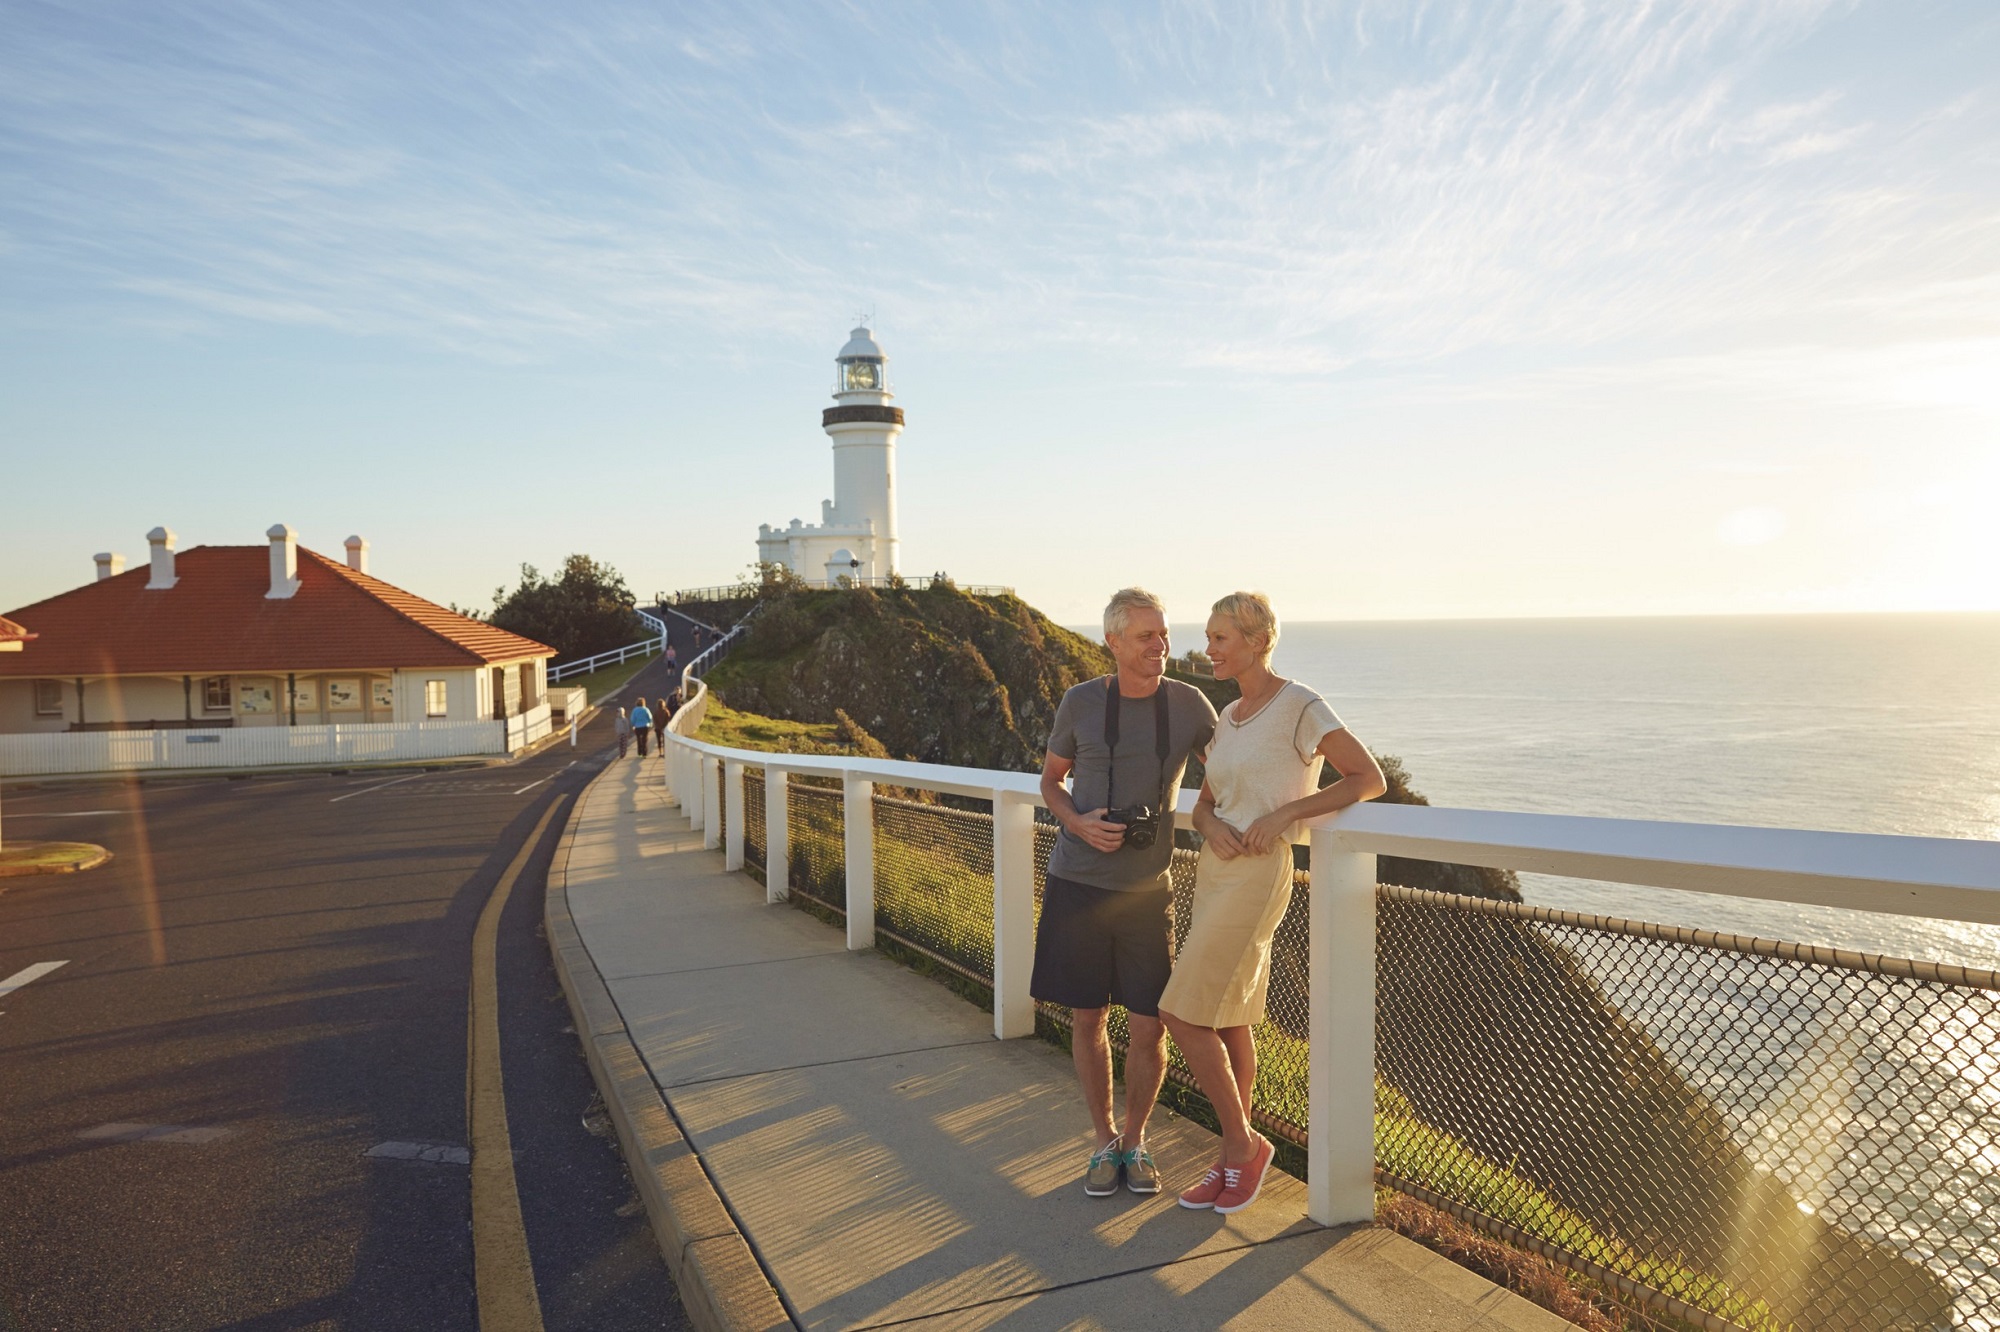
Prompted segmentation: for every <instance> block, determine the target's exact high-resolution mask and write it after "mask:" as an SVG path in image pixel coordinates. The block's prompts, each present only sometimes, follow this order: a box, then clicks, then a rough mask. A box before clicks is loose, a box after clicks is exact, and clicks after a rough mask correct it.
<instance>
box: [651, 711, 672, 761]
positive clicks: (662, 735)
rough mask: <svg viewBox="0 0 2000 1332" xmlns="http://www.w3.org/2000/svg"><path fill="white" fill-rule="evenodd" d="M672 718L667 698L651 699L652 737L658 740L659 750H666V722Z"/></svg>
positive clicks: (662, 751)
mask: <svg viewBox="0 0 2000 1332" xmlns="http://www.w3.org/2000/svg"><path fill="white" fill-rule="evenodd" d="M673 719H674V710H673V709H672V708H670V707H668V706H667V700H665V699H664V698H656V699H654V700H653V738H654V739H655V740H657V741H659V742H660V752H661V753H662V754H664V753H666V752H667V723H668V722H670V721H672V720H673Z"/></svg>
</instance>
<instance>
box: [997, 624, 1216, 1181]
mask: <svg viewBox="0 0 2000 1332" xmlns="http://www.w3.org/2000/svg"><path fill="white" fill-rule="evenodd" d="M1104 642H1105V644H1106V646H1108V647H1109V648H1110V649H1111V656H1112V658H1113V660H1115V661H1116V662H1117V664H1118V669H1117V671H1116V672H1115V673H1114V674H1112V675H1109V676H1105V677H1101V678H1099V679H1096V680H1087V681H1085V682H1084V683H1082V684H1080V685H1078V686H1076V687H1075V688H1074V689H1072V690H1070V691H1069V692H1068V693H1067V694H1064V695H1063V700H1062V703H1061V704H1060V706H1058V707H1057V709H1056V718H1055V725H1054V726H1053V727H1052V728H1051V730H1050V733H1049V743H1048V753H1047V754H1046V755H1045V756H1044V757H1043V759H1042V799H1043V801H1044V803H1046V804H1047V805H1048V807H1049V812H1050V813H1052V814H1054V815H1055V816H1056V819H1057V821H1058V822H1060V823H1061V824H1062V830H1061V831H1060V832H1059V833H1057V834H1056V845H1055V850H1054V852H1053V853H1052V854H1051V856H1050V858H1049V870H1048V882H1047V886H1046V888H1045V890H1044V892H1043V895H1042V917H1041V922H1040V924H1039V925H1038V926H1037V927H1036V930H1035V967H1034V974H1033V976H1032V978H1031V979H1030V981H1029V984H1028V991H1029V993H1031V994H1032V995H1034V997H1035V998H1037V999H1040V1000H1042V1001H1044V1002H1046V1003H1052V1004H1061V1005H1063V1006H1064V1007H1066V1008H1068V1009H1069V1010H1070V1013H1071V1026H1070V1031H1071V1042H1070V1048H1071V1051H1072V1054H1073V1058H1074V1061H1075V1064H1076V1077H1077V1081H1078V1082H1079V1083H1080V1084H1082V1087H1083V1099H1084V1103H1085V1105H1086V1106H1088V1107H1089V1110H1090V1119H1091V1128H1092V1129H1093V1131H1094V1133H1095V1136H1094V1137H1093V1138H1092V1147H1091V1154H1090V1161H1089V1164H1088V1165H1086V1166H1085V1168H1084V1178H1083V1191H1084V1192H1085V1193H1088V1194H1090V1195H1091V1196H1092V1197H1096V1198H1102V1197H1106V1196H1108V1195H1110V1194H1112V1193H1115V1192H1116V1191H1117V1189H1118V1184H1119V1181H1120V1180H1121V1179H1122V1180H1123V1181H1124V1184H1125V1187H1126V1188H1128V1189H1130V1190H1131V1191H1132V1192H1133V1193H1158V1192H1159V1191H1160V1172H1159V1169H1158V1168H1157V1167H1156V1166H1155V1165H1154V1164H1153V1155H1152V1153H1151V1152H1149V1151H1147V1150H1146V1118H1147V1116H1148V1115H1150V1114H1152V1112H1153V1103H1154V1102H1155V1101H1156V1100H1158V1099H1159V1095H1160V1081H1161V1079H1162V1078H1163V1077H1165V1075H1166V1068H1167V1064H1166V1057H1167V1043H1166V1032H1165V1031H1164V1030H1163V1029H1162V1028H1161V1026H1160V1018H1159V998H1160V989H1161V987H1162V986H1164V985H1165V984H1166V983H1167V973H1168V971H1169V969H1170V968H1171V967H1172V966H1173V928H1174V927H1173V909H1174V890H1173V887H1172V885H1171V883H1170V882H1169V880H1168V878H1167V867H1168V866H1169V865H1170V864H1171V863H1172V860H1173V854H1174V802H1175V799H1176V795H1177V793H1178V792H1179V790H1180V785H1181V773H1182V772H1183V771H1184V770H1185V769H1186V767H1187V760H1188V755H1189V754H1191V753H1193V752H1195V751H1197V750H1199V749H1200V748H1201V747H1202V746H1204V745H1206V744H1207V743H1208V742H1209V739H1210V737H1212V736H1213V735H1214V734H1215V709H1214V708H1212V707H1210V706H1209V702H1208V699H1207V698H1206V697H1205V696H1204V695H1203V694H1202V693H1201V691H1200V690H1198V689H1196V688H1194V687H1193V686H1192V685H1185V684H1182V683H1180V682H1179V681H1176V680H1168V679H1167V678H1166V668H1167V615H1166V609H1165V607H1164V606H1162V605H1161V604H1160V599H1159V598H1158V597H1156V596H1154V595H1153V594H1152V593H1150V592H1147V591H1144V590H1142V589H1140V588H1136V587H1128V588H1126V589H1125V590H1124V591H1122V592H1118V593H1116V594H1115V595H1113V596H1112V598H1111V604H1110V605H1108V606H1106V607H1105V608H1104ZM1064 777H1068V778H1070V785H1069V787H1068V788H1067V789H1066V788H1065V787H1064V786H1063V778H1064ZM1112 1004H1122V1005H1124V1007H1125V1012H1126V1019H1125V1021H1126V1030H1127V1032H1128V1033H1129V1038H1130V1039H1129V1043H1128V1045H1127V1048H1126V1055H1125V1125H1124V1127H1123V1129H1120V1127H1119V1126H1118V1124H1117V1122H1116V1120H1115V1119H1114V1117H1113V1110H1112V1095H1111V1044H1110V1041H1109V1039H1108V1038H1107V1036H1106V1032H1105V1024H1106V1019H1107V1018H1108V1016H1109V1014H1110V1006H1111V1005H1112Z"/></svg>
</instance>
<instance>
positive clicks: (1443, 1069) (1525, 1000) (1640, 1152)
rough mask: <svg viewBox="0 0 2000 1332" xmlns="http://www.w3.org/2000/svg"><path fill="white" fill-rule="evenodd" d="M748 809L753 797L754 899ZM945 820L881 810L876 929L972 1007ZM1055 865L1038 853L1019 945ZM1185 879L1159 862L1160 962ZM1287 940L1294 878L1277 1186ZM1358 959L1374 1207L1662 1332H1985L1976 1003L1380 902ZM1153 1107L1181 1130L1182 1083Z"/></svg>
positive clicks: (1297, 987) (1989, 1208) (1995, 1073)
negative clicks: (1386, 1193)
mask: <svg viewBox="0 0 2000 1332" xmlns="http://www.w3.org/2000/svg"><path fill="white" fill-rule="evenodd" d="M789 794H790V799H789V802H788V806H789V814H790V827H789V841H790V862H791V866H790V871H789V875H788V877H789V881H790V884H791V890H792V894H793V897H794V900H795V901H796V900H800V899H804V900H805V901H807V902H809V903H810V904H812V905H813V906H814V907H816V908H817V909H818V910H819V912H820V913H821V914H822V915H827V916H833V917H837V916H839V915H840V914H842V913H843V912H844V910H845V905H846V891H845V887H846V885H845V849H844V839H843V833H844V821H843V812H842V811H843V807H842V796H841V791H840V789H839V787H838V785H837V784H829V783H828V782H827V781H826V779H812V778H799V777H794V778H792V780H791V782H790V783H789ZM764 798H765V791H764V782H763V779H762V774H761V772H757V771H755V770H752V771H751V772H749V773H746V776H745V783H744V802H743V805H744V818H745V823H746V827H745V829H744V832H745V838H744V844H745V858H746V860H747V861H749V862H751V863H752V864H753V865H754V866H755V868H756V870H757V872H758V873H759V874H760V875H761V873H762V868H763V856H764V841H763V835H764V819H763V808H764ZM969 803H971V802H955V803H954V804H953V805H950V806H948V805H945V804H939V803H929V802H928V801H925V800H922V799H908V798H902V797H900V796H898V795H895V794H892V793H878V795H877V796H876V799H875V802H874V823H875V857H876V882H875V905H876V928H877V932H878V936H880V937H883V938H885V939H887V940H889V941H890V942H891V943H892V944H894V945H899V946H901V947H902V948H903V949H905V950H907V951H908V952H909V953H912V954H916V955H920V956H921V957H923V958H926V959H928V960H929V961H930V962H931V963H934V964H937V965H938V966H939V967H942V968H943V969H944V970H946V971H948V972H950V973H952V974H953V975H955V976H957V977H960V978H963V979H965V980H967V981H971V982H976V983H977V984H979V985H983V986H987V987H990V985H991V983H992V974H993V970H992V969H993V839H992V819H991V815H990V813H987V812H984V811H982V810H980V809H978V808H962V807H959V806H960V805H965V804H969ZM717 808H720V803H719V802H718V805H717ZM1053 846H1054V830H1053V829H1052V828H1051V827H1049V826H1048V825H1047V824H1046V823H1043V824H1038V825H1037V828H1036V846H1035V874H1034V884H1035V903H1036V906H1035V909H1036V914H1037V917H1039V914H1040V909H1041V894H1042V885H1043V880H1044V876H1045V874H1046V869H1047V864H1048V857H1049V854H1050V851H1051V850H1052V849H1053ZM1194 866H1195V857H1194V856H1193V854H1192V853H1190V852H1188V851H1185V850H1179V851H1176V853H1175V855H1174V860H1173V867H1172V879H1173V886H1174V899H1175V924H1176V945H1177V946H1178V944H1179V942H1180V939H1181V937H1183V936H1184V935H1185V932H1186V930H1187V925H1188V921H1189V918H1190V903H1191V898H1192V893H1193V889H1194ZM1308 911H1309V893H1308V891H1307V876H1306V875H1305V874H1304V873H1300V874H1299V875H1298V876H1297V877H1296V886H1295V890H1294V893H1293V897H1292V903H1291V906H1290V908H1289V909H1288V910H1287V912H1286V913H1285V916H1284V919H1283V922H1282V923H1281V924H1280V926H1279V929H1278V934H1277V940H1276V943H1275V945H1274V948H1273V956H1272V974H1271V986H1270V1004H1269V1014H1268V1016H1267V1018H1266V1021H1265V1022H1264V1023H1263V1025H1262V1026H1261V1027H1260V1028H1259V1029H1258V1033H1257V1039H1258V1059H1259V1067H1258V1077H1257V1088H1256V1113H1255V1118H1256V1119H1257V1121H1258V1122H1259V1124H1260V1125H1261V1126H1262V1127H1263V1128H1264V1130H1265V1131H1266V1132H1268V1133H1270V1134H1271V1135H1272V1137H1273V1138H1274V1139H1278V1140H1280V1142H1281V1144H1289V1145H1290V1146H1291V1147H1292V1148H1294V1149H1295V1150H1293V1151H1291V1152H1288V1153H1287V1154H1286V1159H1287V1160H1288V1161H1289V1163H1290V1164H1292V1165H1293V1167H1294V1168H1299V1167H1302V1164H1303V1160H1304V1157H1303V1152H1302V1151H1299V1150H1296V1149H1298V1148H1302V1147H1303V1144H1304V1141H1305V1124H1306V1114H1307V1104H1306V1090H1307V1054H1308V1035H1309V1027H1308V1011H1307V1003H1308V1000H1307V995H1308V989H1307V937H1306V925H1307V917H1308ZM1377 949H1378V961H1377V966H1378V970H1377V999H1376V1020H1377V1026H1376V1041H1377V1044H1376V1072H1377V1088H1376V1091H1377V1097H1376V1111H1377V1113H1376V1158H1377V1170H1378V1177H1379V1178H1380V1180H1381V1181H1382V1182H1383V1183H1385V1184H1387V1185H1388V1186H1390V1187H1393V1188H1397V1189H1400V1190H1402V1191H1404V1192H1406V1193H1409V1194H1411V1195H1413V1196H1416V1197H1418V1198H1419V1199H1421V1200H1423V1201H1425V1202H1427V1203H1430V1204H1432V1205H1434V1206H1438V1207H1442V1208H1444V1209H1446V1210H1448V1211H1451V1212H1453V1213H1455V1214H1456V1215H1458V1216H1460V1217H1461V1218H1462V1219H1465V1220H1468V1221H1470V1222H1472V1223H1473V1224H1475V1225H1478V1226H1481V1227H1483V1228H1485V1229H1487V1230H1489V1231H1491V1232H1493V1233H1496V1234H1498V1235H1500V1236H1501V1237H1503V1238H1505V1239H1508V1240H1509V1241H1510V1242H1513V1243H1515V1244H1517V1245H1520V1246H1522V1247H1525V1248H1529V1249H1533V1250H1536V1251H1539V1252H1541V1253H1543V1254H1544V1255H1546V1256H1548V1257H1551V1258H1553V1259H1555V1260H1556V1261H1558V1262H1560V1263H1563V1264H1565V1265H1567V1266H1569V1267H1571V1268H1572V1269H1574V1270H1576V1271H1578V1272H1581V1273H1583V1274H1584V1275H1586V1276H1589V1277H1592V1278H1593V1279H1595V1280H1596V1281H1597V1282H1598V1283H1599V1284H1600V1285H1601V1286H1602V1287H1604V1288H1605V1289H1607V1290H1608V1291H1610V1292H1611V1293H1613V1294H1615V1295H1617V1296H1619V1297H1621V1299H1622V1302H1624V1303H1627V1304H1628V1305H1631V1306H1633V1307H1637V1308H1643V1309H1645V1310H1648V1311H1650V1312H1651V1313H1652V1314H1653V1315H1655V1316H1657V1317H1658V1318H1660V1319H1661V1320H1663V1321H1662V1322H1661V1323H1660V1324H1659V1325H1661V1326H1696V1327H1704V1328H1717V1329H1726V1328H1731V1327H1741V1328H1749V1329H1755V1330H1756V1332H1765V1330H1766V1329H1772V1330H1776V1329H1800V1330H1801V1332H1805V1330H1808V1329H1809V1330H1810V1332H1821V1330H1822V1329H1825V1330H1828V1332H1846V1330H1847V1329H1855V1330H1857V1332H1861V1330H1866V1332H1889V1330H1890V1329H1895V1330H1897V1332H1905V1330H1907V1332H1916V1330H1918V1329H1944V1328H1955V1329H1967V1330H1969V1332H2000V1188H1996V1184H1995V1180H1996V1176H2000V977H1996V976H1995V975H1994V974H1993V973H1983V972H1972V971H1966V970H1962V969H1956V968H1950V967H1943V966H1937V965H1931V964H1921V963H1911V962H1901V961H1897V960H1894V959H1884V958H1873V957H1864V956H1860V955H1857V954H1852V953H1846V952H1836V951H1833V950H1827V949H1813V948H1809V947H1805V946H1801V945H1792V944H1782V943H1768V942H1764V941H1758V940H1749V939H1741V938H1736V937H1733V936H1724V935H1716V934H1710V933H1707V932H1702V931H1690V930H1680V929H1671V928H1667V927H1662V926H1654V925H1644V924H1633V923H1628V922H1623V921H1615V920H1606V919H1601V918H1596V917H1588V916H1581V915H1575V914H1571V913H1564V912H1557V911H1551V910H1547V909H1543V908H1537V907H1529V906H1523V905H1520V904H1517V903H1511V902H1498V901H1489V900H1486V899H1482V898H1474V897H1460V896H1453V895H1449V894H1443V893H1430V892H1423V891H1419V890H1415V889H1406V888H1397V887H1386V886H1385V887H1384V888H1382V889H1381V890H1380V899H1379V912H1378V936H1377ZM1039 1014H1040V1016H1041V1018H1042V1019H1043V1022H1042V1029H1043V1031H1044V1033H1045V1034H1055V1033H1057V1032H1059V1031H1060V1030H1061V1029H1063V1028H1065V1027H1066V1026H1067V1019H1068V1013H1067V1011H1066V1010H1062V1009H1057V1008H1051V1007H1048V1006H1039ZM1123 1018H1124V1015H1123V1013H1122V1011H1121V1010H1114V1015H1113V1020H1112V1024H1111V1025H1112V1028H1113V1030H1112V1037H1113V1041H1114V1045H1115V1046H1116V1048H1117V1049H1118V1050H1119V1051H1120V1052H1121V1053H1122V1051H1123V1049H1124V1046H1125V1039H1126V1031H1125V1024H1124V1020H1123ZM1170 1052H1171V1047H1170ZM1169 1078H1170V1080H1171V1081H1172V1082H1173V1084H1174V1094H1173V1097H1172V1099H1176V1100H1177V1102H1178V1103H1179V1104H1180V1105H1181V1106H1182V1108H1184V1109H1187V1110H1189V1111H1190V1112H1191V1113H1195V1114H1197V1115H1201V1114H1203V1112H1204V1110H1205V1104H1206V1103H1205V1102H1203V1101H1201V1099H1200V1096H1199V1092H1198V1090H1197V1089H1196V1088H1195V1087H1194V1084H1193V1081H1192V1079H1191V1078H1190V1077H1189V1076H1188V1074H1187V1070H1186V1068H1185V1066H1184V1065H1183V1064H1181V1063H1180V1060H1179V1056H1178V1053H1177V1052H1171V1058H1170V1068H1169Z"/></svg>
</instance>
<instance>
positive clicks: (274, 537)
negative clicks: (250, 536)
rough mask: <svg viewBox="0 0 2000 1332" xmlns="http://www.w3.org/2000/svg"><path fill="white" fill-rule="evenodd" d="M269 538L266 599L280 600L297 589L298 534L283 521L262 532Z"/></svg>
mask: <svg viewBox="0 0 2000 1332" xmlns="http://www.w3.org/2000/svg"><path fill="white" fill-rule="evenodd" d="M264 535H265V536H267V537H269V538H271V590H270V591H269V592H266V593H265V594H264V599H265V600H266V601H282V600H284V599H285V598H287V597H289V596H291V595H292V593H294V592H296V591H298V590H299V534H298V533H297V532H294V531H293V530H292V529H291V528H289V527H287V526H285V525H284V524H283V523H275V524H273V525H272V527H271V530H270V531H268V532H266V533H264Z"/></svg>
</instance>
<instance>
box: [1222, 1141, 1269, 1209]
mask: <svg viewBox="0 0 2000 1332" xmlns="http://www.w3.org/2000/svg"><path fill="white" fill-rule="evenodd" d="M1259 1141H1260V1142H1262V1143H1263V1146H1261V1147H1259V1148H1258V1149H1257V1154H1256V1155H1255V1156H1253V1157H1251V1158H1250V1161H1249V1164H1247V1165H1242V1166H1225V1167H1223V1170H1222V1192H1220V1193H1218V1194H1216V1195H1215V1210H1216V1211H1218V1212H1221V1213H1223V1214H1225V1215H1227V1214H1228V1213H1230V1212H1240V1211H1242V1210H1243V1209H1244V1208H1246V1207H1248V1206H1249V1205H1250V1204H1251V1203H1253V1202H1256V1201H1257V1194H1258V1192H1259V1191H1260V1190H1261V1189H1262V1188H1263V1187H1264V1176H1265V1175H1267V1174H1269V1173H1270V1170H1271V1158H1272V1157H1273V1156H1275V1155H1277V1153H1278V1149H1277V1148H1276V1147H1275V1146H1273V1145H1272V1144H1271V1140H1270V1139H1269V1138H1260V1139H1259Z"/></svg>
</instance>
